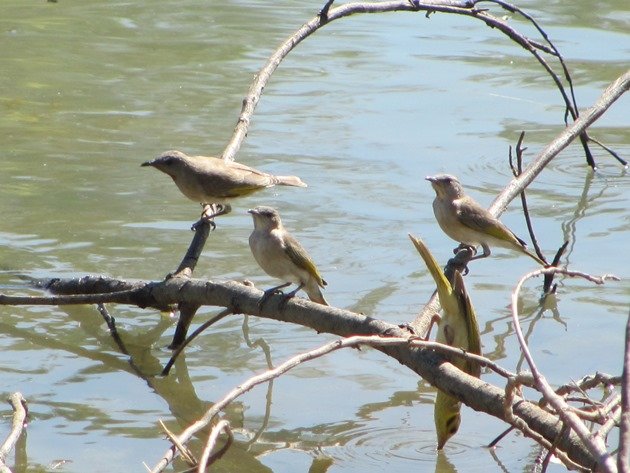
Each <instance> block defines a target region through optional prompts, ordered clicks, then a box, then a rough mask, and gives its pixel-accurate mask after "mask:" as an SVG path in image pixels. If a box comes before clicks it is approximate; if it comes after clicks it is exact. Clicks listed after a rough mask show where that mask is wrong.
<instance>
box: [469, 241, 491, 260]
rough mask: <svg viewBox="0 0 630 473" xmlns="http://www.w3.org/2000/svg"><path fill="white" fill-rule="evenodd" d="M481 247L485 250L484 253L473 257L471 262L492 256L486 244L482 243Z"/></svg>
mask: <svg viewBox="0 0 630 473" xmlns="http://www.w3.org/2000/svg"><path fill="white" fill-rule="evenodd" d="M481 247H482V248H483V253H482V254H480V255H476V256H473V257H472V258H470V261H472V260H474V259H481V258H487V257H488V256H490V247H489V246H488V245H487V244H485V243H482V244H481Z"/></svg>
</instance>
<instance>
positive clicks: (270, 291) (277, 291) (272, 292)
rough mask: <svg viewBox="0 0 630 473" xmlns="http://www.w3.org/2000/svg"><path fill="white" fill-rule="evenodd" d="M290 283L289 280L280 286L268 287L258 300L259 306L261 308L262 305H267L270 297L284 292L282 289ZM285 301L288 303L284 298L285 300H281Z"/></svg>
mask: <svg viewBox="0 0 630 473" xmlns="http://www.w3.org/2000/svg"><path fill="white" fill-rule="evenodd" d="M290 284H291V283H290V282H288V283H285V284H281V285H280V286H275V287H272V288H270V289H267V290H266V291H265V292H264V294H263V296H262V297H261V298H260V299H259V300H258V308H259V309H261V308H262V306H263V305H265V303H266V302H267V301H268V300H269V298H270V297H271V296H274V295H276V294H284V293H283V292H282V290H281V289H282V288H284V287H287V286H289V285H290ZM289 294H291V293H289ZM290 297H293V296H290ZM283 303H284V304H286V301H285V300H284V299H283V302H281V304H283Z"/></svg>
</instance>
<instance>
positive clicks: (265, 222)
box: [247, 206, 282, 230]
mask: <svg viewBox="0 0 630 473" xmlns="http://www.w3.org/2000/svg"><path fill="white" fill-rule="evenodd" d="M247 212H248V213H249V214H251V215H252V217H253V219H254V228H256V229H257V230H273V229H274V228H280V227H281V226H282V221H281V220H280V214H279V213H278V211H277V210H276V209H274V208H273V207H266V206H260V207H255V208H253V209H249V210H248V211H247Z"/></svg>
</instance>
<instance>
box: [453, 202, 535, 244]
mask: <svg viewBox="0 0 630 473" xmlns="http://www.w3.org/2000/svg"><path fill="white" fill-rule="evenodd" d="M455 209H456V212H457V217H458V219H459V221H460V222H461V223H462V224H464V225H466V226H467V227H468V228H471V229H473V230H476V231H478V232H480V233H485V234H488V235H491V236H493V237H495V238H497V239H499V240H512V239H516V240H517V241H518V242H519V243H520V244H521V245H525V242H524V241H523V240H521V239H520V238H519V237H517V236H516V235H515V234H514V233H513V232H512V231H511V230H510V229H509V228H508V227H506V226H505V225H503V223H501V221H499V219H497V218H495V217H493V216H492V214H491V213H490V212H488V211H487V210H486V209H484V208H483V207H482V206H481V205H479V204H478V203H477V202H475V201H474V200H472V199H471V198H470V197H468V196H466V197H462V198H461V199H458V200H457V201H456V202H455Z"/></svg>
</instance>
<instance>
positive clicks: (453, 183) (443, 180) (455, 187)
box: [425, 174, 464, 199]
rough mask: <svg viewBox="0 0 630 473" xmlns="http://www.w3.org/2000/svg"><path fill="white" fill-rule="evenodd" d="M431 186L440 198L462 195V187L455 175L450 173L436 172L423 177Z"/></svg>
mask: <svg viewBox="0 0 630 473" xmlns="http://www.w3.org/2000/svg"><path fill="white" fill-rule="evenodd" d="M425 179H426V180H427V181H429V182H430V183H431V186H433V190H434V191H435V193H436V194H437V196H438V197H440V198H448V199H458V198H460V197H463V195H464V188H463V187H462V185H461V184H460V183H459V181H458V180H457V178H456V177H455V176H452V175H450V174H436V175H435V176H427V177H426V178H425Z"/></svg>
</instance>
